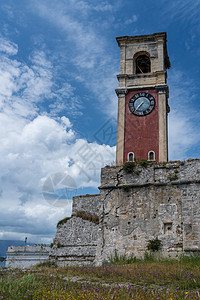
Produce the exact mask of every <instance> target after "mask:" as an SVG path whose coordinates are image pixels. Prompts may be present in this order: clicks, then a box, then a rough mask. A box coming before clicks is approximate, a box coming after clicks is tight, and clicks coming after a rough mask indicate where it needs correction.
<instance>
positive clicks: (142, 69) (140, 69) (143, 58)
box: [135, 54, 151, 74]
mask: <svg viewBox="0 0 200 300" xmlns="http://www.w3.org/2000/svg"><path fill="white" fill-rule="evenodd" d="M150 72H151V61H150V58H149V56H148V55H146V54H141V55H139V56H138V57H136V59H135V73H136V74H143V73H150Z"/></svg>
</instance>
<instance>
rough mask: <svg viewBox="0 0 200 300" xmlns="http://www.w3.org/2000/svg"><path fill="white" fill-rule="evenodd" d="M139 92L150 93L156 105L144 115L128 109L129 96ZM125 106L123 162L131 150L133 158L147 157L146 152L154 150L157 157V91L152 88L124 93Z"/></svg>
mask: <svg viewBox="0 0 200 300" xmlns="http://www.w3.org/2000/svg"><path fill="white" fill-rule="evenodd" d="M139 92H147V93H149V94H151V95H152V96H153V97H154V98H155V100H156V105H155V108H154V110H153V111H152V112H151V113H150V114H149V115H146V116H142V117H141V116H135V115H134V114H132V113H131V112H130V110H129V107H128V106H129V101H130V99H131V97H133V96H134V95H135V94H137V93H139ZM125 101H126V106H125V140H124V162H126V161H127V160H128V153H129V152H133V153H134V155H135V158H136V159H137V160H140V159H142V158H144V159H147V158H148V152H149V151H151V150H152V151H154V152H155V159H156V161H158V159H159V128H158V92H157V91H156V90H154V89H148V90H146V89H145V90H137V91H135V90H134V91H131V92H129V93H128V94H127V95H126V99H125Z"/></svg>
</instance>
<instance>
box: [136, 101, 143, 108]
mask: <svg viewBox="0 0 200 300" xmlns="http://www.w3.org/2000/svg"><path fill="white" fill-rule="evenodd" d="M143 103H144V101H142V102H141V103H140V104H139V105H138V106H137V107H136V109H135V110H138V108H140V106H141V105H142V104H143Z"/></svg>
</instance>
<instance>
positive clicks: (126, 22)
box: [125, 15, 138, 25]
mask: <svg viewBox="0 0 200 300" xmlns="http://www.w3.org/2000/svg"><path fill="white" fill-rule="evenodd" d="M137 20H138V17H137V16H136V15H133V16H132V18H130V19H127V20H126V21H125V25H130V24H132V23H135V22H137Z"/></svg>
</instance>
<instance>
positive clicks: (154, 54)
mask: <svg viewBox="0 0 200 300" xmlns="http://www.w3.org/2000/svg"><path fill="white" fill-rule="evenodd" d="M166 41H167V39H166V33H165V32H162V33H154V34H149V35H140V36H122V37H118V38H117V42H118V45H119V47H120V50H121V58H120V74H119V75H117V78H118V81H119V88H117V89H116V93H117V96H118V122H117V150H116V165H117V166H119V165H122V164H124V163H125V162H126V161H134V160H135V159H137V160H140V159H146V160H150V161H157V162H163V161H167V160H168V130H167V114H168V112H169V106H168V86H167V68H169V67H170V61H169V57H168V54H167V45H166Z"/></svg>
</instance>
